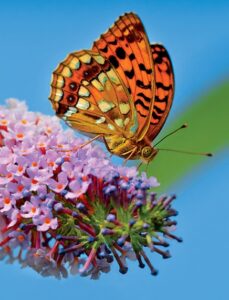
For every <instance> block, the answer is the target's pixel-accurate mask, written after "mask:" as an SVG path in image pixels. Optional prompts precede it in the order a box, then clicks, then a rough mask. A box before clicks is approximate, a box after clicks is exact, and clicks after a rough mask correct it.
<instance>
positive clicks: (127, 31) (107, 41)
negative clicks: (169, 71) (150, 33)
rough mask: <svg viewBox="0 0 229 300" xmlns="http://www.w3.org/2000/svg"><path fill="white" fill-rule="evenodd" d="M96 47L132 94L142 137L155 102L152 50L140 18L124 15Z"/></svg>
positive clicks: (140, 137)
mask: <svg viewBox="0 0 229 300" xmlns="http://www.w3.org/2000/svg"><path fill="white" fill-rule="evenodd" d="M92 49H93V50H95V51H98V52H99V53H101V54H102V55H103V56H105V57H106V58H108V59H109V61H110V62H111V64H112V65H113V66H114V68H115V69H116V70H117V72H118V74H119V75H120V77H121V79H122V81H123V83H124V84H125V85H126V87H127V89H128V90H129V92H130V93H131V95H132V98H133V101H134V105H135V107H136V110H137V117H138V129H137V132H136V134H135V137H136V139H137V140H141V139H142V138H143V137H144V135H145V133H146V131H147V128H148V126H149V122H150V115H151V114H152V109H153V102H154V88H155V87H154V74H153V73H154V72H153V63H152V54H151V49H150V45H149V41H148V38H147V35H146V33H145V30H144V27H143V25H142V22H141V20H140V19H139V18H138V16H136V15H135V14H133V13H129V14H125V15H124V16H121V17H120V18H119V19H118V20H117V21H116V22H115V23H114V25H113V26H112V27H111V28H110V29H109V30H108V31H107V32H106V33H104V34H102V35H101V37H100V38H99V39H98V40H97V41H95V42H94V44H93V48H92Z"/></svg>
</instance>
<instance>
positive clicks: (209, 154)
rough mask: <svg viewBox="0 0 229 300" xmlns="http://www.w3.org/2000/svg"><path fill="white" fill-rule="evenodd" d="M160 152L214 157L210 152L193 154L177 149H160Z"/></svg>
mask: <svg viewBox="0 0 229 300" xmlns="http://www.w3.org/2000/svg"><path fill="white" fill-rule="evenodd" d="M158 150H159V151H170V152H178V153H183V154H191V155H203V156H209V157H211V156H213V154H212V153H208V152H206V153H205V152H192V151H183V150H176V149H166V148H160V149H158Z"/></svg>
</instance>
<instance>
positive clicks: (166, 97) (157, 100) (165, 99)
mask: <svg viewBox="0 0 229 300" xmlns="http://www.w3.org/2000/svg"><path fill="white" fill-rule="evenodd" d="M168 99H169V98H168V96H165V97H164V98H163V99H160V98H159V97H158V96H155V102H166V103H167V102H168Z"/></svg>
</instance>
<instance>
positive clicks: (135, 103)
mask: <svg viewBox="0 0 229 300" xmlns="http://www.w3.org/2000/svg"><path fill="white" fill-rule="evenodd" d="M134 105H135V106H137V105H140V106H141V107H143V108H144V109H146V110H147V111H148V110H149V107H148V106H147V105H145V104H144V103H143V101H142V100H141V99H137V100H136V101H135V102H134Z"/></svg>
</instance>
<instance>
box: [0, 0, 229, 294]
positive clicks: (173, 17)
mask: <svg viewBox="0 0 229 300" xmlns="http://www.w3.org/2000/svg"><path fill="white" fill-rule="evenodd" d="M128 11H134V12H136V13H138V14H139V16H140V17H141V18H142V20H143V23H144V25H145V28H146V30H147V32H148V35H149V39H150V40H151V41H158V42H162V43H163V44H164V45H165V46H166V47H167V48H168V50H169V52H170V55H171V57H172V61H173V64H174V69H175V76H176V94H175V100H174V105H173V108H172V112H171V114H170V117H169V118H170V120H171V119H172V118H175V117H176V115H177V114H178V113H180V112H181V111H182V110H183V109H184V108H185V107H186V106H187V105H190V104H191V102H192V101H193V100H194V99H195V97H196V96H197V95H201V94H202V93H205V92H206V91H207V90H208V89H210V88H212V87H214V86H215V85H217V84H218V83H219V82H221V81H222V80H224V79H228V77H229V58H228V53H229V29H228V28H229V22H228V20H229V2H228V1H219V0H218V1H200V0H199V1H197V0H193V1H165V0H164V1H146V0H144V1H119V0H116V1H87V2H83V1H71V0H65V1H63V0H62V1H25V0H21V1H10V0H9V1H5V3H4V2H3V1H1V3H0V45H1V46H0V68H1V72H0V83H1V84H0V86H1V89H0V103H1V104H2V103H3V101H4V99H5V98H8V97H17V98H19V99H25V100H26V101H27V103H28V105H29V107H30V109H31V110H34V111H40V112H44V113H49V114H53V112H52V110H51V105H50V103H49V102H48V100H47V97H48V94H49V82H50V77H51V73H52V71H53V69H54V68H55V67H56V66H57V64H58V63H59V61H60V60H62V59H63V58H64V57H65V56H66V55H67V54H68V53H69V52H72V51H74V50H79V49H82V48H89V47H90V45H91V44H92V41H93V40H95V39H96V38H97V37H98V36H99V35H100V34H101V33H102V32H103V31H105V30H106V29H107V28H108V26H110V25H111V24H112V23H113V22H114V20H115V19H116V18H117V17H118V16H119V15H120V14H123V13H124V12H128ZM228 177H229V163H228V149H226V150H225V151H222V153H219V154H217V155H216V156H215V157H214V159H212V160H208V161H207V162H206V164H205V165H202V166H200V167H199V168H198V169H195V171H194V173H193V174H190V175H189V176H187V177H186V178H184V180H183V181H182V182H181V183H179V184H177V185H176V186H174V187H173V188H174V192H176V193H177V194H178V196H179V197H178V200H177V203H176V208H177V209H178V210H179V212H180V214H179V216H178V217H177V219H178V222H179V223H178V230H177V233H178V235H180V236H183V238H184V243H183V244H177V243H175V242H172V246H171V252H172V255H173V257H172V259H170V260H162V259H159V258H157V257H156V255H152V257H155V258H154V259H153V262H154V265H155V266H156V267H157V268H158V269H159V271H160V273H159V276H158V277H156V278H154V277H151V276H150V275H149V272H148V270H140V269H138V268H137V266H136V265H135V264H132V263H131V264H130V271H129V273H128V274H127V275H126V276H123V275H121V274H119V273H118V271H117V267H116V266H115V265H114V266H113V271H112V272H111V273H109V274H108V275H104V276H102V277H101V279H100V280H99V281H90V280H88V279H85V278H80V277H71V278H69V279H67V280H63V281H57V280H54V279H47V278H41V277H40V276H38V275H37V274H35V273H34V272H33V271H31V270H29V269H24V270H20V269H19V267H18V266H17V265H16V264H15V265H11V266H9V265H6V264H5V263H2V262H0V282H1V284H0V285H1V297H3V299H5V298H6V297H7V299H8V300H11V299H16V297H17V298H18V299H21V298H23V299H25V300H27V299H33V300H36V299H48V298H50V297H52V298H53V299H56V300H59V299H63V298H64V299H68V298H69V299H70V298H71V299H75V298H79V297H83V299H91V298H92V297H94V298H98V297H99V298H100V299H101V300H103V299H111V300H112V299H120V300H122V299H126V298H127V297H128V298H130V299H132V300H135V299H139V298H140V297H142V298H143V297H144V298H149V299H150V298H154V299H160V300H164V299H176V300H181V299H182V300H183V299H185V300H189V299H190V300H191V299H192V300H193V299H195V300H200V299H201V300H202V299H208V300H215V299H217V300H218V299H219V300H227V299H228V298H229V286H228V268H229V262H228V257H227V254H228V251H229V242H228V241H227V239H228V236H229V227H228V223H227V217H228V209H229V199H228V189H227V185H226V178H227V179H228Z"/></svg>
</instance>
